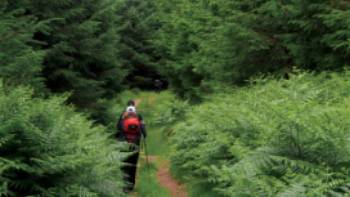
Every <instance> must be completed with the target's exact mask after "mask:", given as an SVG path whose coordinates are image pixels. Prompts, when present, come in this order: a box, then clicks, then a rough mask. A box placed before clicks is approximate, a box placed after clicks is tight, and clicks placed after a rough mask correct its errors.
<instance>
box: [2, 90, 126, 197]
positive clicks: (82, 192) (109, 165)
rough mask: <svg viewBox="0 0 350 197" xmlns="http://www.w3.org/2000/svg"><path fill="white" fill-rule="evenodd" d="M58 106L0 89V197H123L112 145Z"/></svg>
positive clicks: (101, 133)
mask: <svg viewBox="0 0 350 197" xmlns="http://www.w3.org/2000/svg"><path fill="white" fill-rule="evenodd" d="M63 102H65V99H64V98H61V97H55V98H51V99H48V100H42V99H34V98H32V97H31V91H30V90H28V89H26V88H17V89H14V90H6V89H5V88H4V87H3V86H0V114H1V115H0V123H1V124H0V183H1V184H0V196H111V197H112V196H123V194H122V193H121V192H122V191H121V188H122V181H121V172H120V170H119V168H120V165H121V162H120V157H121V156H122V155H120V153H119V151H118V150H119V148H118V144H116V143H115V142H114V141H112V140H109V139H108V138H109V136H108V135H107V134H106V132H105V128H104V127H102V126H92V123H91V122H90V121H88V120H87V118H86V117H85V116H83V115H81V114H79V113H76V112H75V111H74V109H73V108H71V107H67V106H65V105H64V104H63Z"/></svg>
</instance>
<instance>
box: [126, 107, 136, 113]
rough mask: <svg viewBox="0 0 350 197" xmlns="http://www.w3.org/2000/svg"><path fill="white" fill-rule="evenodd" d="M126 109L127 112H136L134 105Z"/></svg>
mask: <svg viewBox="0 0 350 197" xmlns="http://www.w3.org/2000/svg"><path fill="white" fill-rule="evenodd" d="M126 111H127V112H136V108H135V107H133V106H129V107H127V108H126Z"/></svg>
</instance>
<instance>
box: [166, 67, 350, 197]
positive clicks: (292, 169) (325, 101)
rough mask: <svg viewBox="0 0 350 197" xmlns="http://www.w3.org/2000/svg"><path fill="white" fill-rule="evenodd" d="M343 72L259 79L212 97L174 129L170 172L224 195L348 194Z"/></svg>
mask: <svg viewBox="0 0 350 197" xmlns="http://www.w3.org/2000/svg"><path fill="white" fill-rule="evenodd" d="M349 75H350V72H348V71H346V72H345V73H343V74H333V73H323V74H321V75H318V76H315V75H313V74H300V73H299V74H298V75H295V76H292V77H291V79H290V80H271V79H259V80H254V81H252V85H250V86H249V87H245V88H240V89H237V90H235V91H233V92H232V93H226V94H224V93H223V94H220V95H217V96H214V97H213V98H211V99H210V100H209V102H208V103H206V104H203V105H200V106H198V107H195V108H194V110H193V111H191V112H190V113H189V114H188V116H187V118H186V121H185V122H183V123H180V124H179V125H178V126H177V127H176V128H175V136H174V138H173V143H174V146H175V152H174V154H173V156H172V163H173V168H174V169H175V172H178V173H177V174H178V176H180V177H181V178H183V179H185V180H187V181H190V182H193V181H194V182H196V181H200V182H203V180H204V184H209V185H213V186H212V187H210V188H208V189H212V190H214V191H216V192H217V193H218V194H222V195H225V196H276V195H278V196H322V195H324V196H335V195H348V192H349V181H350V180H349V178H348V176H347V175H348V173H349V170H350V169H349V167H348V164H349V162H350V157H349V155H350V147H349V142H348V138H349V132H348V131H349V129H350V122H349V118H348V117H349V116H350V110H349V103H350V94H349V92H350V91H349V89H350V84H349V81H348V80H347V79H348V78H349ZM179 172H181V174H180V173H179Z"/></svg>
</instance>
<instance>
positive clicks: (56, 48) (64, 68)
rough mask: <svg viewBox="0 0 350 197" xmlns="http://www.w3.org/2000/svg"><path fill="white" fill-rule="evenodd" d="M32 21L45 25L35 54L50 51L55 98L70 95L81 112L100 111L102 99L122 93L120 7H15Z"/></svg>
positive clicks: (69, 1)
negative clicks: (117, 21)
mask: <svg viewBox="0 0 350 197" xmlns="http://www.w3.org/2000/svg"><path fill="white" fill-rule="evenodd" d="M13 6H16V7H17V8H18V9H22V10H24V11H25V12H26V15H27V17H32V18H35V19H36V20H37V21H38V22H40V23H44V24H43V25H42V26H41V28H39V29H37V30H36V31H35V32H34V36H33V37H34V40H35V41H36V43H38V42H39V43H40V44H33V45H34V47H35V48H36V49H39V50H41V49H42V50H46V51H47V52H46V54H45V57H44V63H43V76H44V77H45V82H46V85H47V86H48V88H49V89H51V90H52V91H53V92H59V93H62V92H67V91H70V92H71V93H72V94H71V96H70V98H69V101H70V102H73V103H74V104H76V105H77V106H78V107H80V108H89V109H92V110H93V109H94V108H97V107H98V106H96V101H97V100H98V99H99V98H103V97H111V96H113V95H114V93H115V92H116V91H118V90H120V89H121V81H122V80H123V78H124V76H125V71H124V70H122V69H121V65H120V64H119V63H118V56H117V52H118V51H117V47H118V46H117V44H118V42H119V38H118V35H117V31H116V27H115V23H116V19H117V15H116V14H115V10H116V9H115V8H116V3H115V2H114V1H110V0H103V1H94V0H89V1H84V2H79V1H73V0H58V1H50V2H43V1H14V2H13Z"/></svg>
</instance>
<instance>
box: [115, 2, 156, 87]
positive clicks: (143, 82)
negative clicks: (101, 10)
mask: <svg viewBox="0 0 350 197" xmlns="http://www.w3.org/2000/svg"><path fill="white" fill-rule="evenodd" d="M155 3H156V1H153V0H151V1H141V0H124V1H121V3H120V6H118V9H117V15H118V21H117V24H118V35H119V36H120V43H119V53H118V55H119V61H121V63H122V66H123V68H125V69H127V70H128V73H129V75H128V76H127V78H126V83H127V84H128V85H129V86H131V87H137V88H148V89H149V88H153V87H154V81H153V80H154V79H156V78H159V74H158V72H157V70H156V69H155V67H154V64H155V62H156V61H157V59H158V57H157V54H155V46H154V45H153V44H152V43H151V41H150V39H151V38H152V36H153V34H154V32H155V31H156V30H157V28H158V27H157V26H159V25H158V24H157V20H156V18H157V17H158V16H157V14H155V5H154V4H155Z"/></svg>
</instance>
